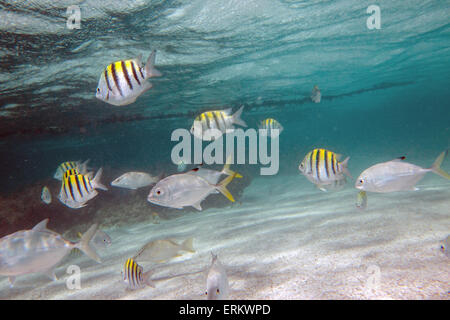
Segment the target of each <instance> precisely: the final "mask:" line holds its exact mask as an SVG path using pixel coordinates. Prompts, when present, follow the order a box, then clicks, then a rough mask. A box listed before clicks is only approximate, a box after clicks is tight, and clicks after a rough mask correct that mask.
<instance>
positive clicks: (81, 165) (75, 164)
mask: <svg viewBox="0 0 450 320" xmlns="http://www.w3.org/2000/svg"><path fill="white" fill-rule="evenodd" d="M88 162H89V159H88V160H86V161H85V162H81V161H65V162H63V163H61V164H60V165H59V166H58V168H56V172H55V174H54V175H53V178H55V179H56V180H59V181H61V180H62V178H63V176H64V173H66V171H67V170H70V169H76V170H77V171H78V172H79V173H81V174H87V173H88V167H87V164H88Z"/></svg>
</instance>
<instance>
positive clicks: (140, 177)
mask: <svg viewBox="0 0 450 320" xmlns="http://www.w3.org/2000/svg"><path fill="white" fill-rule="evenodd" d="M158 180H159V179H158V177H154V176H152V175H150V174H148V173H145V172H127V173H124V174H123V175H121V176H120V177H118V178H117V179H115V180H114V181H112V182H111V185H112V186H113V187H119V188H126V189H132V190H136V189H139V188H142V187H146V186H149V185H151V184H154V183H156V182H158Z"/></svg>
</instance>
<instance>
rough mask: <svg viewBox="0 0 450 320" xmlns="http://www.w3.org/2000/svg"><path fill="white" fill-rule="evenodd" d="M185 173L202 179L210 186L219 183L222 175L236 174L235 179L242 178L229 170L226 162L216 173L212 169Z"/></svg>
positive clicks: (198, 169) (196, 169) (200, 168)
mask: <svg viewBox="0 0 450 320" xmlns="http://www.w3.org/2000/svg"><path fill="white" fill-rule="evenodd" d="M186 173H187V174H193V175H196V176H199V177H202V178H203V179H205V180H206V181H208V182H209V183H210V184H217V183H218V182H219V179H220V177H221V176H222V175H224V174H226V175H227V176H231V175H233V174H236V175H235V178H242V175H240V174H239V173H237V172H234V171H232V170H231V169H230V163H228V162H227V163H225V165H224V166H223V169H222V171H216V170H212V169H206V168H202V167H197V168H194V169H192V170H190V171H188V172H186Z"/></svg>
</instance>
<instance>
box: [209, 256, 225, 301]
mask: <svg viewBox="0 0 450 320" xmlns="http://www.w3.org/2000/svg"><path fill="white" fill-rule="evenodd" d="M211 256H212V261H211V266H210V267H209V270H208V275H207V278H206V296H207V299H208V300H225V299H227V298H228V293H229V285H228V278H227V273H226V271H225V268H224V267H223V265H222V264H221V263H220V261H219V260H218V259H217V255H215V254H213V253H212V252H211Z"/></svg>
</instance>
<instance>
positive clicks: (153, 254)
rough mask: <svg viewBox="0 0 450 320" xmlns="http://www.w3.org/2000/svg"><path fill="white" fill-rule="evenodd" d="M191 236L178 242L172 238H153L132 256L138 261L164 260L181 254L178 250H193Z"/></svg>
mask: <svg viewBox="0 0 450 320" xmlns="http://www.w3.org/2000/svg"><path fill="white" fill-rule="evenodd" d="M193 241H194V239H193V238H189V239H186V240H185V241H183V243H181V244H178V243H176V242H175V241H174V240H173V239H161V240H153V241H150V242H148V243H147V244H145V245H144V246H143V247H142V248H141V249H140V250H139V251H138V252H137V253H136V255H135V256H134V257H133V259H134V260H136V261H139V262H157V263H159V262H165V261H167V260H170V259H172V258H175V257H179V256H181V255H182V253H180V251H187V252H195V249H194V245H193Z"/></svg>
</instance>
